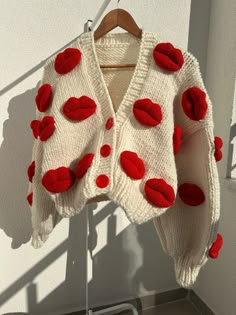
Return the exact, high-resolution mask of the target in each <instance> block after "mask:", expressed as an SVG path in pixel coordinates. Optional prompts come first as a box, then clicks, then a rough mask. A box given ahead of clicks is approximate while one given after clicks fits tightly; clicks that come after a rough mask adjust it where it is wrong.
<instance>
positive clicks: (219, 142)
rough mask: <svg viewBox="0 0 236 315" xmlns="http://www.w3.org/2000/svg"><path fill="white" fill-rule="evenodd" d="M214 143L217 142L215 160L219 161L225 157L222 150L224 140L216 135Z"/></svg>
mask: <svg viewBox="0 0 236 315" xmlns="http://www.w3.org/2000/svg"><path fill="white" fill-rule="evenodd" d="M214 144H215V152H214V156H215V160H216V161H217V162H218V161H220V160H221V159H222V157H223V153H222V151H221V148H222V146H223V140H222V139H221V138H220V137H215V138H214Z"/></svg>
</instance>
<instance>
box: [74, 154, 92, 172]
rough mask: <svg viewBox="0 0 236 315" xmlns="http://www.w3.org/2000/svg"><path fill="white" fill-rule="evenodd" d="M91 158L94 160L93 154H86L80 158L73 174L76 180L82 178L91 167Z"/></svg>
mask: <svg viewBox="0 0 236 315" xmlns="http://www.w3.org/2000/svg"><path fill="white" fill-rule="evenodd" d="M93 158H94V154H93V153H87V154H85V155H84V156H83V157H82V159H80V160H79V162H78V165H77V169H76V172H75V174H76V177H77V178H81V177H82V176H84V174H85V173H86V171H87V170H88V168H89V167H90V166H91V164H92V161H93Z"/></svg>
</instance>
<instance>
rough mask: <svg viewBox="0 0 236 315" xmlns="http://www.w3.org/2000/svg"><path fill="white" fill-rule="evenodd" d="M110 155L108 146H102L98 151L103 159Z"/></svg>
mask: <svg viewBox="0 0 236 315" xmlns="http://www.w3.org/2000/svg"><path fill="white" fill-rule="evenodd" d="M110 153H111V146H110V145H109V144H104V145H103V146H102V147H101V149H100V154H101V156H103V157H107V156H109V155H110Z"/></svg>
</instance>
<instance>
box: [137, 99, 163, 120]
mask: <svg viewBox="0 0 236 315" xmlns="http://www.w3.org/2000/svg"><path fill="white" fill-rule="evenodd" d="M133 114H134V116H135V118H136V119H137V120H138V121H139V122H140V124H142V125H144V126H156V125H158V124H160V122H161V120H162V110H161V106H160V105H159V104H156V103H153V102H152V100H150V99H149V98H144V99H140V100H137V101H135V103H134V105H133Z"/></svg>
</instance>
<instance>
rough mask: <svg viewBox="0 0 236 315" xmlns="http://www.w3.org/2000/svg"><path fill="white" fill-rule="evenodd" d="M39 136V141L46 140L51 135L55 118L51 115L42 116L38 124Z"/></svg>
mask: <svg viewBox="0 0 236 315" xmlns="http://www.w3.org/2000/svg"><path fill="white" fill-rule="evenodd" d="M38 130H39V138H40V140H41V141H46V140H47V139H48V138H50V137H51V135H52V134H53V132H54V130H55V120H54V118H53V117H52V116H44V117H43V119H42V120H41V121H40V124H39V128H38Z"/></svg>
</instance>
